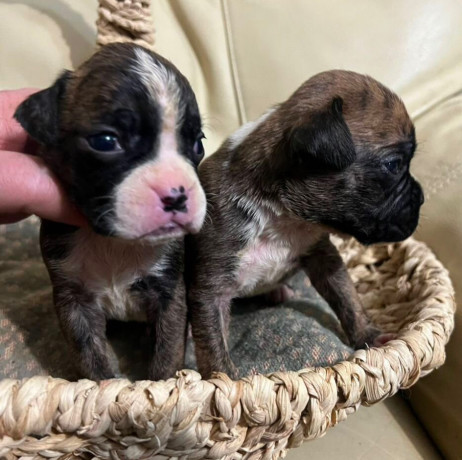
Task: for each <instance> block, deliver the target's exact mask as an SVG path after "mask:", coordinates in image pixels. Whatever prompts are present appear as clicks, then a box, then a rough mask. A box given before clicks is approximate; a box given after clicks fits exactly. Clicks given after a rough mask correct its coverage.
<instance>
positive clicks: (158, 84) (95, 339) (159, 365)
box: [15, 44, 206, 380]
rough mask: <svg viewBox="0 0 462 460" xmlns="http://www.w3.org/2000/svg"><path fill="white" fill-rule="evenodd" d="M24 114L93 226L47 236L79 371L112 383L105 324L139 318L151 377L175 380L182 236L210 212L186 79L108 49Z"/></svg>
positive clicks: (55, 227)
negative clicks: (199, 172) (144, 323)
mask: <svg viewBox="0 0 462 460" xmlns="http://www.w3.org/2000/svg"><path fill="white" fill-rule="evenodd" d="M15 116H16V118H17V119H18V120H19V122H20V123H21V125H22V126H23V127H24V128H25V129H26V131H27V132H28V133H29V134H30V136H31V137H33V138H34V139H36V140H37V141H38V142H39V143H40V144H41V145H42V146H43V149H42V150H41V153H40V155H41V156H42V157H43V158H44V160H45V161H46V163H47V164H48V166H49V167H50V169H51V170H52V171H53V172H54V173H55V174H56V176H57V177H59V178H60V179H61V181H62V183H63V185H64V187H65V189H66V191H67V192H68V193H69V195H70V197H71V198H72V200H73V201H74V202H75V203H76V205H77V207H78V208H79V209H80V210H81V211H82V213H83V214H84V215H85V216H86V217H87V218H88V221H89V224H90V227H89V228H81V229H78V228H74V227H70V226H67V225H63V224H58V223H54V222H50V221H43V222H42V227H41V248H42V255H43V258H44V260H45V263H46V265H47V268H48V271H49V274H50V278H51V281H52V284H53V294H54V303H55V306H56V311H57V313H58V317H59V321H60V324H61V327H62V330H63V332H64V334H65V336H66V338H67V339H68V341H69V343H70V344H71V347H72V349H73V350H74V352H75V353H76V356H77V357H78V363H79V366H80V370H81V372H82V373H83V374H84V375H85V376H86V377H89V378H92V379H96V380H100V379H106V378H110V377H113V376H114V372H113V369H111V367H110V365H109V362H108V356H107V350H106V345H107V340H106V332H105V328H106V320H107V319H110V318H114V319H119V320H129V319H135V320H145V321H146V320H147V322H148V330H149V333H150V334H149V335H150V348H151V349H150V353H151V354H152V359H151V362H150V366H149V372H148V374H149V378H151V379H154V380H157V379H162V378H167V377H171V376H172V375H173V374H174V373H175V371H176V370H178V369H181V368H182V367H183V361H184V346H185V332H186V324H187V320H186V318H187V314H186V313H187V311H186V299H185V288H184V279H183V269H184V238H183V237H184V235H185V234H186V233H189V232H192V233H194V232H197V231H198V230H199V228H200V227H201V225H202V222H203V219H204V216H205V204H206V202H205V195H204V192H203V190H202V188H201V186H200V184H199V180H198V178H197V174H196V168H197V165H198V164H199V162H200V160H201V159H202V156H203V149H202V144H201V138H202V137H203V134H202V130H201V119H200V116H199V111H198V107H197V103H196V99H195V96H194V93H193V91H192V89H191V87H190V85H189V83H188V81H187V80H186V78H185V77H184V76H183V75H182V74H181V73H180V72H179V71H178V70H177V69H176V68H175V67H174V66H173V65H172V64H171V63H170V62H168V61H167V60H165V59H163V58H162V57H160V56H158V55H156V54H154V53H152V52H150V51H148V50H146V49H144V48H142V47H139V46H136V45H133V44H114V45H108V46H106V47H103V48H102V50H101V51H99V52H98V53H96V54H95V55H94V56H93V57H91V58H90V59H89V60H88V61H87V62H85V63H84V64H83V65H82V66H81V67H80V68H79V69H77V70H76V71H75V72H64V73H63V74H62V76H61V77H60V78H59V79H58V80H57V81H56V82H55V84H54V85H53V86H51V87H50V88H48V89H46V90H44V91H41V92H39V93H36V94H34V95H32V96H31V97H30V98H29V99H27V100H26V101H25V102H23V103H22V104H21V105H20V106H19V108H18V110H17V112H16V115H15Z"/></svg>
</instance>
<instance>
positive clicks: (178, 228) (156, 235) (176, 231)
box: [138, 222, 188, 241]
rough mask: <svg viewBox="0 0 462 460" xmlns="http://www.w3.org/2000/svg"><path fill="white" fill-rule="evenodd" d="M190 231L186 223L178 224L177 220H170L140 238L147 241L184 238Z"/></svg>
mask: <svg viewBox="0 0 462 460" xmlns="http://www.w3.org/2000/svg"><path fill="white" fill-rule="evenodd" d="M187 233H188V228H187V226H185V225H181V224H178V223H177V222H169V223H168V224H166V225H163V226H162V227H158V228H156V229H155V230H153V231H151V232H148V233H145V234H144V235H141V236H140V237H139V238H138V239H140V240H147V241H160V240H162V241H163V240H169V239H176V238H182V237H183V236H185V235H186V234H187Z"/></svg>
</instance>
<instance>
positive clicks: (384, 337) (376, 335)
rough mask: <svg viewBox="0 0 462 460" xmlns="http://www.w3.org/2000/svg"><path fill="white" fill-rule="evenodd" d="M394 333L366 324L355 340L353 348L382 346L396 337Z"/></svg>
mask: <svg viewBox="0 0 462 460" xmlns="http://www.w3.org/2000/svg"><path fill="white" fill-rule="evenodd" d="M396 337H397V336H396V334H394V333H391V332H383V331H381V330H380V329H378V328H376V327H375V326H368V327H367V328H366V329H365V330H364V332H363V333H362V334H361V336H360V337H359V338H358V339H357V340H356V341H355V343H354V348H355V350H358V349H361V348H365V347H382V346H383V345H385V344H386V343H387V342H389V341H390V340H394V339H396Z"/></svg>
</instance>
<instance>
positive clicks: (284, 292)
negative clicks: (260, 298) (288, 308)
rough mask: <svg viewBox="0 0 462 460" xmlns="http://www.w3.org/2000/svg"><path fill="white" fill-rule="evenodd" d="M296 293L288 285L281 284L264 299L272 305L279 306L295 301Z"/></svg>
mask: <svg viewBox="0 0 462 460" xmlns="http://www.w3.org/2000/svg"><path fill="white" fill-rule="evenodd" d="M294 296H295V292H294V291H293V289H292V288H291V287H290V286H289V285H287V284H281V285H279V286H277V287H276V288H275V289H273V290H272V291H270V292H268V293H267V294H265V296H264V298H265V301H266V302H267V303H269V304H270V305H278V304H281V303H284V302H287V301H288V300H291V299H293V298H294Z"/></svg>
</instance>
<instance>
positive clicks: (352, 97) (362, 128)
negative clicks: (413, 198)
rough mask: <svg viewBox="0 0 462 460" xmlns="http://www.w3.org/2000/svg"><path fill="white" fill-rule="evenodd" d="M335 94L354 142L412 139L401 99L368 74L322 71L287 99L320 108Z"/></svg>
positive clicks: (367, 142) (388, 141)
mask: <svg viewBox="0 0 462 460" xmlns="http://www.w3.org/2000/svg"><path fill="white" fill-rule="evenodd" d="M335 97H341V98H342V100H343V109H342V112H343V116H344V118H345V121H346V123H347V125H348V128H349V129H350V132H351V135H352V137H353V140H354V141H355V143H356V144H368V145H371V144H378V143H379V144H381V145H392V144H396V143H400V142H403V141H406V140H409V141H414V127H413V124H412V121H411V119H410V117H409V115H408V113H407V110H406V107H405V106H404V104H403V102H402V100H401V99H400V98H399V96H397V95H396V94H395V93H394V92H392V91H391V90H389V89H388V88H386V87H385V86H384V85H382V84H381V83H379V82H378V81H377V80H374V79H373V78H371V77H369V76H367V75H362V74H358V73H355V72H351V71H344V70H333V71H328V72H323V73H320V74H318V75H315V76H314V77H312V78H310V79H309V80H308V81H307V82H306V83H305V84H303V85H302V86H301V87H300V88H299V89H298V91H297V92H296V93H295V94H294V95H293V96H292V97H291V98H290V99H291V100H292V102H293V103H294V104H297V105H299V106H300V107H301V106H303V105H305V106H306V105H308V106H311V107H312V108H313V109H319V108H322V107H324V106H328V105H329V104H330V103H331V101H332V99H333V98H335ZM305 110H306V109H305Z"/></svg>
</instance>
